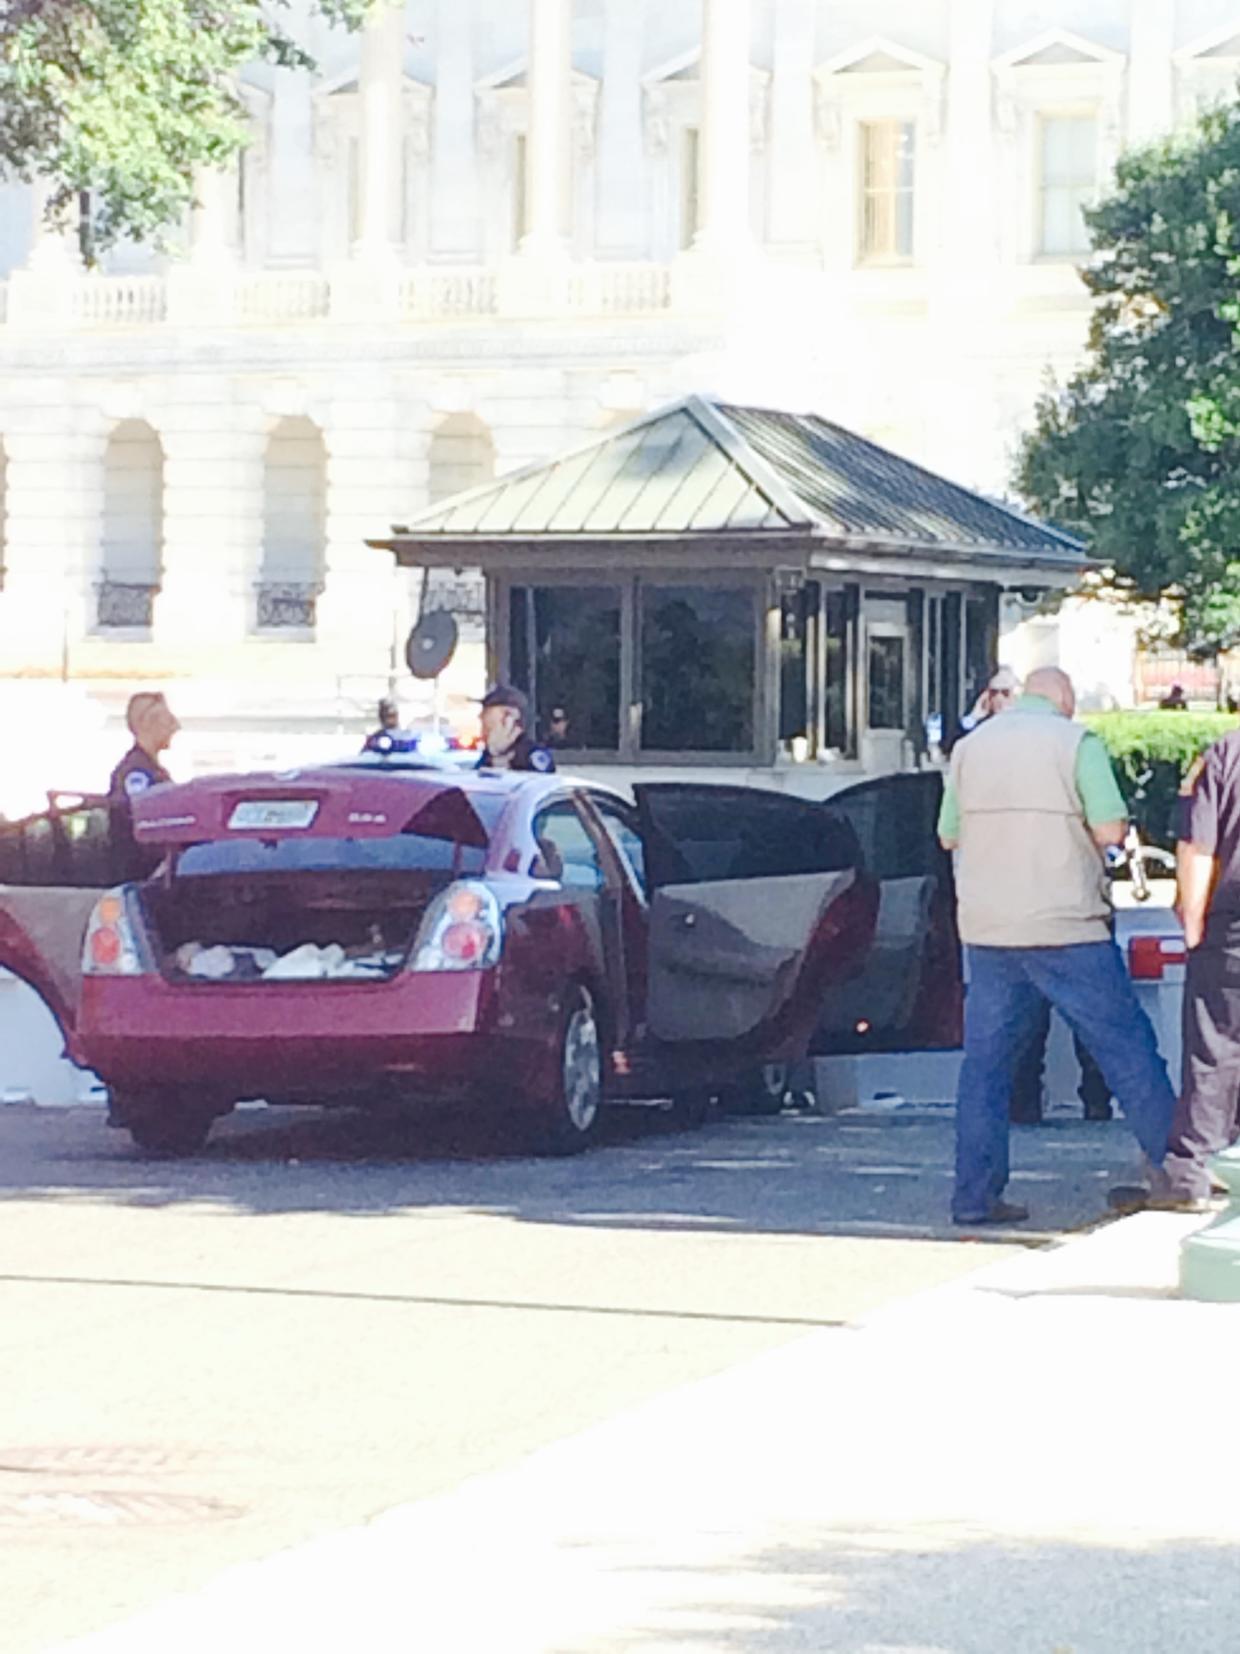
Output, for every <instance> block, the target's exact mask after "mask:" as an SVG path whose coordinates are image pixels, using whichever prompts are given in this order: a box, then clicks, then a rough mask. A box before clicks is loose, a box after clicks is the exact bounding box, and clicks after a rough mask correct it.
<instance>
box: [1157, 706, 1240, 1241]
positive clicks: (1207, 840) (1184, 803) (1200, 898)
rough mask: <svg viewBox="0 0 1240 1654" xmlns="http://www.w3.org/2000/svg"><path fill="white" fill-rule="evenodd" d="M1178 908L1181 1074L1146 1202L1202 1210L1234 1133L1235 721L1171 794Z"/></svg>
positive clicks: (1238, 1023) (1238, 1010) (1239, 965)
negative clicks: (1175, 803)
mask: <svg viewBox="0 0 1240 1654" xmlns="http://www.w3.org/2000/svg"><path fill="white" fill-rule="evenodd" d="M1176 874H1177V878H1178V881H1179V897H1178V907H1179V913H1180V919H1181V921H1182V923H1183V925H1184V940H1185V943H1186V944H1187V947H1188V972H1187V978H1186V981H1185V985H1184V1076H1183V1086H1182V1088H1181V1091H1180V1099H1179V1104H1178V1106H1177V1108H1176V1111H1175V1116H1174V1118H1173V1119H1172V1122H1171V1139H1170V1143H1169V1145H1168V1149H1167V1158H1166V1160H1165V1161H1164V1163H1163V1170H1164V1173H1165V1185H1164V1184H1163V1182H1162V1180H1161V1179H1154V1180H1153V1190H1152V1192H1153V1196H1154V1201H1153V1203H1154V1204H1155V1205H1161V1204H1164V1203H1166V1202H1167V1201H1169V1202H1170V1203H1172V1204H1174V1205H1176V1206H1177V1207H1180V1208H1182V1209H1187V1210H1190V1211H1205V1210H1208V1209H1209V1206H1210V1204H1211V1196H1212V1194H1213V1193H1214V1190H1213V1185H1212V1181H1211V1176H1210V1172H1209V1168H1208V1165H1207V1162H1208V1161H1209V1158H1210V1156H1211V1155H1212V1154H1217V1153H1218V1152H1219V1150H1220V1149H1225V1148H1226V1147H1227V1145H1228V1144H1229V1143H1231V1142H1232V1141H1233V1140H1234V1138H1235V1137H1236V1134H1237V1127H1238V1126H1240V1118H1238V1116H1237V1096H1238V1095H1240V730H1233V731H1232V732H1231V734H1230V735H1224V736H1223V738H1222V740H1220V741H1216V742H1215V743H1214V745H1213V746H1212V747H1211V748H1210V749H1209V750H1208V751H1207V752H1206V753H1205V755H1204V756H1203V757H1202V758H1200V759H1198V761H1197V763H1196V764H1195V765H1194V766H1193V768H1192V769H1191V770H1190V771H1189V772H1188V775H1187V776H1186V777H1185V780H1184V786H1183V787H1182V789H1181V795H1180V832H1179V844H1178V845H1177V846H1176Z"/></svg>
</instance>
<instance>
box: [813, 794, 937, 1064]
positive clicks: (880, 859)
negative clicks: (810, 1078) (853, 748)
mask: <svg viewBox="0 0 1240 1654" xmlns="http://www.w3.org/2000/svg"><path fill="white" fill-rule="evenodd" d="M942 797H943V780H942V777H941V775H940V774H939V773H938V771H936V770H925V771H921V772H919V773H917V774H915V775H888V776H883V777H882V778H881V779H879V780H876V781H863V782H861V783H860V784H859V785H857V786H855V787H847V788H845V789H844V791H842V792H838V793H835V794H833V795H832V796H831V797H830V798H828V799H827V800H826V803H825V804H824V805H822V806H820V807H821V808H824V809H827V810H830V811H832V812H833V813H834V814H835V815H836V816H837V817H838V818H839V819H840V820H841V821H843V822H846V823H847V824H848V826H849V827H850V828H851V829H852V831H853V833H854V834H855V836H856V839H857V842H858V844H859V845H860V849H861V857H862V863H863V865H864V867H865V870H866V872H867V874H868V875H869V876H870V877H872V878H873V879H875V880H876V881H877V882H878V887H879V892H880V897H879V908H878V920H877V923H876V925H875V930H874V944H873V947H872V949H871V951H870V954H869V957H868V959H867V960H866V962H865V964H864V966H863V968H862V970H861V971H860V972H859V973H858V975H857V976H855V977H854V978H853V979H852V980H851V981H849V982H847V983H845V984H843V985H842V986H841V987H840V988H839V989H838V990H837V991H836V992H835V993H833V994H831V995H830V997H829V998H828V999H827V1000H825V1001H824V1003H823V1006H822V1015H821V1018H820V1020H819V1024H818V1030H817V1033H816V1034H815V1036H814V1042H813V1046H812V1050H813V1051H814V1052H815V1053H816V1054H817V1055H826V1054H828V1053H835V1052H854V1051H918V1050H922V1051H924V1050H934V1049H943V1048H951V1047H955V1046H958V1045H959V1044H960V1043H961V1040H962V1037H963V1006H964V989H963V983H962V978H961V969H960V943H959V936H958V933H957V930H956V891H955V883H954V880H953V878H952V863H951V857H950V856H949V855H948V854H947V853H946V851H944V850H943V848H942V846H941V845H940V844H939V840H938V831H937V829H938V816H939V805H940V803H941V801H942Z"/></svg>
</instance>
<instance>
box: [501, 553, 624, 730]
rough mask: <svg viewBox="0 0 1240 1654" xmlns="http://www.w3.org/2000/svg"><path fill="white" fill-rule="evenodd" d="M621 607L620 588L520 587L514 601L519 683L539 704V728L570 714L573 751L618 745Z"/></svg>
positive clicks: (513, 647)
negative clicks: (557, 713)
mask: <svg viewBox="0 0 1240 1654" xmlns="http://www.w3.org/2000/svg"><path fill="white" fill-rule="evenodd" d="M620 602H621V594H620V590H619V588H618V587H615V586H553V585H549V586H514V587H513V588H512V590H511V594H510V600H509V627H508V629H509V663H510V670H511V674H512V678H513V681H514V682H515V683H518V684H520V685H521V687H522V688H524V689H525V690H526V692H527V693H528V694H529V697H530V700H531V701H532V703H533V707H534V714H535V723H536V726H537V728H538V729H539V730H540V731H542V730H545V728H546V726H547V722H548V720H549V718H550V716H551V712H552V709H553V708H555V707H562V708H563V710H564V711H565V712H566V713H567V714H568V736H567V745H568V746H569V747H574V748H580V749H582V750H585V751H595V752H615V751H616V750H617V749H618V747H619V744H620Z"/></svg>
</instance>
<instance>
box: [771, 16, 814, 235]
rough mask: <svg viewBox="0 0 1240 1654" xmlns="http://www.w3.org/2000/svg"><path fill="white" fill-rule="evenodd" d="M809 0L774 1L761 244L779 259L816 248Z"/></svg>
mask: <svg viewBox="0 0 1240 1654" xmlns="http://www.w3.org/2000/svg"><path fill="white" fill-rule="evenodd" d="M817 11H818V8H817V5H816V3H815V0H776V5H775V50H774V59H773V63H772V74H771V166H770V175H769V182H768V185H767V190H768V207H767V242H768V244H769V248H770V250H771V251H772V252H774V253H777V254H779V255H781V256H783V257H785V258H793V259H809V258H812V257H814V255H815V254H816V252H817V242H818V211H819V200H820V190H819V187H818V186H819V177H818V146H817V143H816V142H815V137H814V81H813V65H814V34H815V24H816V21H817Z"/></svg>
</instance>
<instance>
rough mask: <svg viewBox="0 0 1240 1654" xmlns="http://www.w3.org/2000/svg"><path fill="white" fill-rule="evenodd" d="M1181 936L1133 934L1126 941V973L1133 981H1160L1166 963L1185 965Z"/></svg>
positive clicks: (1186, 955)
mask: <svg viewBox="0 0 1240 1654" xmlns="http://www.w3.org/2000/svg"><path fill="white" fill-rule="evenodd" d="M1187 963H1188V953H1187V951H1186V950H1185V947H1184V938H1183V937H1182V936H1134V937H1132V938H1131V939H1130V941H1129V943H1128V974H1129V976H1130V977H1132V979H1133V981H1134V982H1161V981H1162V980H1163V973H1164V971H1165V970H1166V969H1167V966H1168V965H1186V964H1187Z"/></svg>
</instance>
